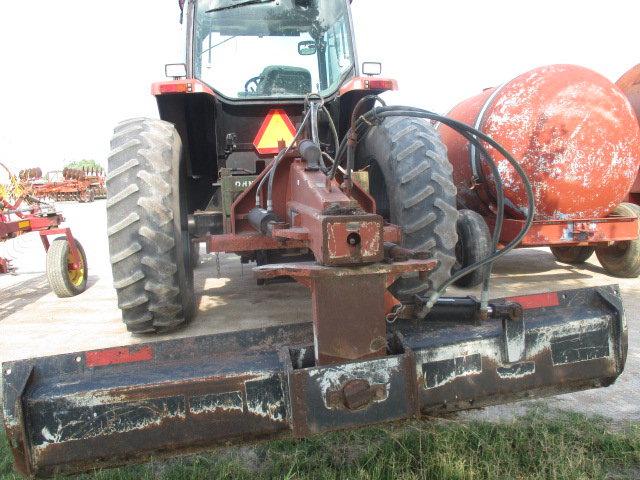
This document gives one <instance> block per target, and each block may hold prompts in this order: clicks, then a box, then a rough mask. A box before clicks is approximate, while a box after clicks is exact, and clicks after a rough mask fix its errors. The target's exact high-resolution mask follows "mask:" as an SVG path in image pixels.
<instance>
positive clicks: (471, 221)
mask: <svg viewBox="0 0 640 480" xmlns="http://www.w3.org/2000/svg"><path fill="white" fill-rule="evenodd" d="M457 231H458V243H457V244H456V260H457V262H456V265H455V267H454V270H455V271H458V270H462V269H463V268H465V267H468V266H469V265H473V264H474V263H476V262H479V261H481V260H484V259H485V258H487V257H488V256H489V255H491V245H492V242H491V233H490V232H489V227H488V226H487V222H485V221H484V218H482V215H480V214H479V213H476V212H474V211H472V210H460V211H459V212H458V222H457ZM484 271H485V269H484V268H479V269H477V270H474V271H473V272H471V273H469V274H468V275H465V276H464V277H462V278H461V279H459V280H457V281H456V282H455V285H457V286H458V287H463V288H471V287H477V286H478V285H480V284H481V283H482V280H483V278H484Z"/></svg>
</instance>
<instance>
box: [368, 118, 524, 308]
mask: <svg viewBox="0 0 640 480" xmlns="http://www.w3.org/2000/svg"><path fill="white" fill-rule="evenodd" d="M391 116H407V117H415V118H426V119H429V120H433V121H436V122H440V123H442V124H444V125H447V126H448V127H450V128H452V129H454V130H455V131H457V132H459V133H463V132H464V133H466V134H469V135H471V136H473V137H475V138H476V139H479V140H482V141H484V142H486V143H487V144H489V145H490V146H492V147H493V148H495V149H496V150H497V151H498V152H499V153H500V154H501V155H502V156H503V157H504V158H505V159H506V160H507V161H508V162H509V163H510V164H511V165H512V166H513V168H514V169H515V170H516V173H517V174H518V176H519V177H520V178H521V179H522V181H523V183H524V186H525V191H526V193H527V212H526V220H525V225H524V226H523V228H522V230H521V231H520V232H519V233H518V235H516V237H515V238H514V239H513V240H512V241H511V242H509V244H508V245H506V246H505V247H504V248H503V249H502V250H499V251H497V250H495V251H494V252H493V253H492V254H491V255H489V256H488V257H487V258H485V259H484V260H481V261H478V262H476V263H475V264H473V265H469V266H468V267H465V268H463V269H462V270H460V271H458V272H457V273H456V274H455V275H453V276H452V277H451V278H449V280H447V281H446V282H445V283H444V284H443V285H441V286H440V288H439V289H438V290H437V291H436V292H434V293H433V294H432V295H431V297H430V298H429V299H428V300H427V302H426V304H425V305H424V308H423V311H422V312H421V314H424V313H427V312H428V311H429V310H430V309H431V308H432V307H433V305H434V304H435V302H436V301H437V299H438V298H439V297H440V295H442V293H443V292H444V291H445V290H446V289H447V288H448V287H449V286H450V285H451V284H453V283H454V282H455V281H457V280H459V279H460V278H462V277H464V276H465V275H467V274H469V273H471V272H473V271H474V270H477V269H478V268H480V267H483V266H485V265H489V264H491V263H493V262H494V261H495V260H497V259H498V258H500V257H502V256H504V255H506V254H507V253H508V252H510V251H511V250H513V249H514V248H515V247H516V246H517V245H518V244H519V243H520V241H521V240H522V239H523V238H524V236H525V235H526V234H527V232H528V231H529V229H530V228H531V225H532V224H533V218H534V214H535V203H534V196H533V188H532V187H531V182H530V181H529V178H528V177H527V174H526V173H525V171H524V170H523V169H522V167H521V166H520V164H518V162H517V161H516V160H515V159H514V158H513V157H512V156H511V154H510V153H509V152H507V151H506V149H505V148H504V147H502V146H501V145H500V144H499V143H497V142H496V141H495V140H493V139H492V138H491V137H489V136H488V135H486V134H484V133H482V132H481V131H479V130H477V129H475V128H473V127H470V126H469V125H466V124H464V123H462V122H458V121H457V120H453V119H450V118H447V117H444V116H442V115H438V114H436V113H433V112H429V111H427V110H422V109H418V108H413V107H402V106H400V107H376V108H373V109H372V110H370V111H369V112H367V113H366V114H364V115H362V116H361V117H360V119H359V121H362V122H365V123H373V122H380V121H381V120H383V119H384V118H387V117H391ZM465 138H466V137H465ZM474 143H475V142H474ZM478 143H479V142H478ZM476 146H477V145H476ZM481 147H482V146H481ZM482 148H483V149H484V147H482ZM480 151H483V150H480ZM485 152H486V150H485ZM487 158H490V157H487ZM489 163H492V162H489ZM498 177H499V176H498ZM501 190H502V189H501ZM496 232H497V230H494V235H495V234H496Z"/></svg>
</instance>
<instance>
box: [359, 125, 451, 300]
mask: <svg viewBox="0 0 640 480" xmlns="http://www.w3.org/2000/svg"><path fill="white" fill-rule="evenodd" d="M356 161H357V164H356V166H357V167H358V168H360V169H364V168H368V169H369V185H370V193H371V195H372V196H373V197H374V199H375V200H376V204H377V209H378V213H379V214H380V215H382V216H383V217H384V218H385V219H386V220H388V221H390V222H391V223H393V224H396V225H399V226H400V227H401V228H402V231H403V246H404V247H406V248H411V249H416V250H422V251H430V252H431V253H432V256H433V258H434V259H436V260H438V267H437V268H436V269H435V270H433V271H432V272H431V273H430V275H429V276H428V278H427V279H426V280H420V279H419V278H418V275H417V274H409V275H407V276H403V277H401V278H399V279H398V280H396V281H395V282H394V283H393V285H391V287H390V288H389V290H390V292H391V293H392V294H393V295H394V296H395V297H396V298H397V299H398V300H400V301H401V302H403V303H412V302H413V301H414V297H415V295H416V294H421V295H424V294H430V293H431V292H432V291H434V290H436V289H438V288H439V287H440V286H441V285H442V284H443V283H444V282H445V281H447V280H448V279H449V278H450V277H451V269H452V268H453V266H454V264H455V263H456V254H455V248H456V243H457V242H458V235H457V233H456V221H457V219H458V211H457V209H456V187H455V185H454V184H453V178H452V172H453V168H452V166H451V164H450V163H449V160H448V158H447V150H446V147H445V146H444V144H443V143H442V141H441V140H440V136H439V135H438V132H437V131H436V130H435V128H434V127H433V126H432V125H431V123H430V122H428V121H427V120H424V119H420V118H411V117H392V118H387V119H385V120H384V121H383V122H382V123H381V124H380V125H379V126H374V127H373V128H371V129H370V130H369V132H368V133H367V135H366V136H365V137H364V138H363V140H362V141H361V142H360V146H359V148H358V151H357V156H356Z"/></svg>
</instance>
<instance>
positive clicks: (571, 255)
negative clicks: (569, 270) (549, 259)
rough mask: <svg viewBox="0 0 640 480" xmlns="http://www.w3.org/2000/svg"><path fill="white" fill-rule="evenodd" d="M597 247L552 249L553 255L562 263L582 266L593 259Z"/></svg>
mask: <svg viewBox="0 0 640 480" xmlns="http://www.w3.org/2000/svg"><path fill="white" fill-rule="evenodd" d="M595 251H596V249H595V247H576V246H571V247H551V253H553V256H554V257H556V260H557V261H559V262H560V263H568V264H571V265H580V264H581V263H584V262H586V261H587V260H589V258H591V255H593V252H595Z"/></svg>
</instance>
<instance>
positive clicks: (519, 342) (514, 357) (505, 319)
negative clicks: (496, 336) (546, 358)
mask: <svg viewBox="0 0 640 480" xmlns="http://www.w3.org/2000/svg"><path fill="white" fill-rule="evenodd" d="M491 307H492V309H493V313H492V316H493V317H496V318H501V319H502V340H503V357H504V363H516V362H521V361H522V360H524V359H525V357H526V354H527V349H526V342H525V336H526V329H525V325H524V316H523V313H522V306H521V305H520V304H519V303H514V302H508V303H505V304H497V305H491Z"/></svg>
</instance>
